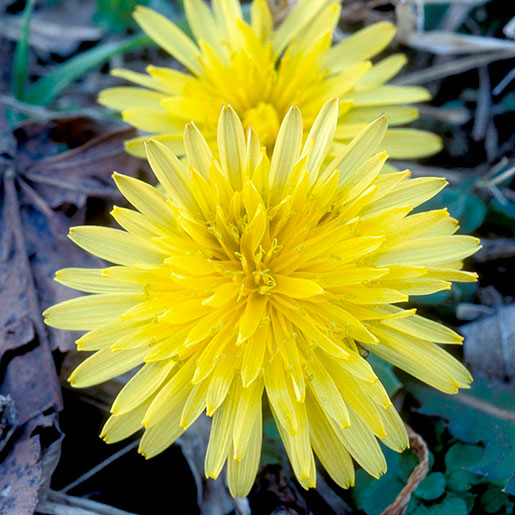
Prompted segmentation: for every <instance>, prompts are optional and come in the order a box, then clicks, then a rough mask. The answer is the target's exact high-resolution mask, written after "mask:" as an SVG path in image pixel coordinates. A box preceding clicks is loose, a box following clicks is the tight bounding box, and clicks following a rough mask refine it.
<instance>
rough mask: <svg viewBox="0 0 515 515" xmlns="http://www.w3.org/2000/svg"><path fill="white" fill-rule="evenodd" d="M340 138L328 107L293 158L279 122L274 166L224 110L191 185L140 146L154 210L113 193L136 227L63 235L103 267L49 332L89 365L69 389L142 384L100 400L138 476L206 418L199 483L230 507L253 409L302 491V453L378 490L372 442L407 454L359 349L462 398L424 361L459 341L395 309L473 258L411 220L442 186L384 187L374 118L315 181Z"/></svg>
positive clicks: (448, 224) (122, 218)
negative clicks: (267, 420)
mask: <svg viewBox="0 0 515 515" xmlns="http://www.w3.org/2000/svg"><path fill="white" fill-rule="evenodd" d="M337 122H338V102H337V100H336V99H333V100H330V101H329V102H327V103H326V104H325V105H324V106H323V108H322V110H321V111H320V114H319V115H318V117H317V118H316V120H315V122H314V124H313V127H312V129H311V130H310V132H309V134H308V136H307V138H306V143H305V144H304V145H303V144H302V140H303V122H302V117H301V113H300V110H299V109H298V108H297V107H292V108H291V109H290V110H289V112H288V113H287V115H286V117H285V119H284V121H283V122H282V124H281V126H280V129H279V132H278V136H277V143H276V145H275V149H274V151H273V154H272V156H271V158H270V159H269V157H268V155H267V152H266V149H265V148H264V147H261V146H260V143H259V139H258V137H257V135H256V133H255V132H254V131H253V130H252V129H251V130H249V131H248V132H247V135H246V136H245V132H244V129H243V125H242V123H241V121H240V119H239V118H238V116H237V114H236V113H235V111H234V110H233V109H232V108H231V107H229V106H227V107H225V108H224V109H223V110H222V113H221V116H220V119H219V123H218V149H217V155H219V156H220V158H219V160H218V159H217V158H215V157H214V152H213V150H214V149H210V148H209V146H208V144H207V143H206V140H205V139H204V138H203V136H202V134H201V133H200V132H199V130H198V129H197V128H196V126H195V125H194V124H192V123H190V124H188V125H187V126H186V129H185V131H184V145H185V148H186V160H187V165H188V166H186V163H185V162H184V161H180V160H179V159H178V158H177V157H176V156H175V155H174V154H173V153H172V152H171V151H170V150H169V149H168V148H167V147H166V146H165V145H163V144H161V143H159V142H158V141H155V140H149V141H148V142H147V145H146V149H147V156H148V160H149V163H150V166H151V167H152V169H153V171H154V173H155V175H156V177H157V179H158V181H159V183H160V184H161V186H162V188H163V190H164V191H165V192H166V194H163V193H161V192H160V191H159V190H158V189H155V188H154V187H152V186H150V185H148V184H146V183H144V182H141V181H139V180H137V179H134V178H131V177H127V176H124V175H119V174H115V175H114V180H115V181H116V184H117V185H118V188H119V189H120V191H121V192H122V194H123V195H124V196H125V197H126V198H127V200H128V201H129V202H130V203H131V204H132V205H133V206H134V208H136V210H130V209H126V208H120V207H115V208H114V210H113V212H112V215H113V217H114V218H115V220H116V221H117V222H118V224H119V225H120V226H121V227H122V228H123V230H118V229H112V228H105V227H94V226H83V227H75V228H73V229H71V231H70V238H71V239H72V240H73V241H74V242H75V243H76V244H77V245H79V246H80V247H82V248H83V249H85V250H87V251H88V252H91V253H93V254H95V255H96V256H98V257H100V258H103V259H106V260H108V261H110V262H112V263H114V266H112V267H109V268H105V269H80V268H67V269H64V270H60V271H59V272H58V273H57V281H59V282H60V283H62V284H64V285H66V286H69V287H71V288H75V289H78V290H82V291H85V292H89V293H92V294H93V295H89V296H83V297H79V298H77V299H73V300H68V301H65V302H62V303H60V304H57V305H55V306H52V307H50V308H49V309H48V310H47V311H46V312H45V313H44V315H45V317H46V322H47V324H49V325H50V326H53V327H57V328H60V329H75V330H86V331H88V332H87V333H86V334H85V335H84V336H82V337H81V338H80V339H79V340H78V341H77V344H78V347H79V349H80V350H84V351H95V353H94V354H93V355H92V356H90V357H89V358H87V359H86V360H85V361H84V362H83V363H82V364H81V365H79V367H78V368H77V369H76V370H75V371H74V372H73V374H72V375H71V377H70V381H71V383H72V385H74V386H76V387H87V386H90V385H94V384H97V383H100V382H102V381H106V380H108V379H110V378H112V377H114V376H117V375H119V374H122V373H124V372H127V371H129V370H131V369H133V368H135V367H137V366H139V365H142V366H141V368H140V369H139V370H138V372H137V373H136V374H135V375H134V376H133V377H132V379H130V380H129V382H128V383H127V384H126V385H125V386H124V387H123V388H122V390H121V391H120V393H119V394H118V396H117V397H116V399H115V401H114V404H113V407H112V416H111V417H110V418H109V420H108V421H107V423H106V425H105V427H104V429H103V432H102V436H103V437H104V439H105V440H106V441H107V442H116V441H119V440H121V439H123V438H126V437H128V436H129V435H131V434H133V433H135V432H137V431H138V430H139V429H140V428H141V427H142V426H144V427H145V432H144V434H143V436H142V438H141V443H140V452H141V453H143V454H144V455H145V456H146V457H152V456H155V455H156V454H158V453H159V452H161V451H163V450H164V449H165V448H166V447H168V446H169V445H171V444H172V443H173V442H174V441H175V439H176V438H177V437H179V436H180V435H181V434H182V433H183V432H184V431H185V430H186V429H187V428H188V427H189V426H190V425H191V424H192V423H193V422H194V421H195V420H196V419H197V418H198V417H199V416H200V415H201V414H202V413H203V412H204V411H205V412H206V413H207V415H208V416H210V417H212V426H211V434H210V440H209V445H208V447H207V452H206V459H205V472H206V475H207V476H208V477H213V478H216V477H217V476H218V475H219V474H220V471H221V470H222V467H223V466H224V463H225V462H226V461H227V464H228V467H227V475H228V483H229V487H230V490H231V492H232V494H233V495H235V496H245V495H247V493H248V492H249V490H250V488H251V487H252V484H253V482H254V479H255V475H256V471H257V469H258V463H259V459H260V451H261V441H262V400H263V397H264V395H263V394H264V393H266V398H267V399H268V403H269V405H270V408H271V412H272V414H273V417H274V419H275V422H276V424H277V427H278V429H279V433H280V435H281V438H282V441H283V443H284V446H285V448H286V451H287V453H288V456H289V459H290V461H291V464H292V467H293V470H294V472H295V475H296V477H297V478H298V480H299V482H300V483H301V484H302V486H303V487H305V488H309V487H313V486H315V479H316V477H315V476H316V474H315V461H314V454H316V455H317V456H318V458H319V459H320V461H321V463H322V464H323V466H324V467H325V468H326V469H327V471H328V473H329V474H330V475H331V477H332V478H333V479H334V480H335V481H336V483H338V484H339V485H341V486H343V487H347V486H349V485H352V484H353V481H354V469H353V465H352V459H351V457H352V458H354V460H356V461H357V462H358V463H359V464H360V465H361V466H362V467H363V468H364V469H365V470H366V471H368V472H369V473H370V474H371V475H373V476H375V477H378V476H379V475H381V474H382V473H384V472H385V470H386V463H385V460H384V457H383V454H382V451H381V449H380V447H379V444H378V440H381V441H382V442H383V443H384V444H386V445H387V446H389V447H391V448H393V449H395V450H397V451H401V450H402V449H404V448H405V447H406V446H407V445H408V440H407V436H406V432H405V429H404V426H403V424H402V422H401V420H400V418H399V415H398V414H397V412H396V411H395V408H394V406H393V405H392V403H391V401H390V399H389V398H388V395H387V393H386V391H385V389H384V388H383V386H382V385H381V383H380V381H379V380H378V378H377V376H376V375H375V373H374V371H373V369H372V368H371V366H370V365H369V364H368V362H367V361H366V359H364V357H363V352H364V351H365V350H367V351H370V352H373V353H375V354H377V355H378V356H380V357H381V358H384V359H385V360H387V361H389V362H390V363H393V364H394V365H396V366H398V367H400V368H402V369H403V370H405V371H407V372H408V373H410V374H412V375H414V376H415V377H418V378H419V379H421V380H422V381H425V382H426V383H428V384H430V385H432V386H434V387H436V388H438V389H440V390H442V391H444V392H448V393H455V392H457V390H458V388H460V387H463V388H466V387H467V386H468V384H469V383H470V381H471V377H470V375H469V373H468V372H467V370H466V369H465V368H464V367H463V365H461V364H460V363H459V362H458V361H457V360H456V359H454V358H453V357H452V356H451V355H450V354H448V353H446V352H445V351H444V350H443V349H442V348H441V347H440V346H439V345H437V343H448V344H457V343H460V342H461V340H462V338H461V337H460V336H459V335H458V334H456V333H454V332H453V331H452V330H450V329H447V328H445V327H443V326H441V325H439V324H437V323H435V322H433V321H431V320H428V319H425V318H422V317H420V316H418V315H416V314H414V311H415V310H413V309H403V308H401V307H398V306H396V304H397V303H401V302H405V301H407V300H408V297H409V295H424V294H430V293H433V292H436V291H440V290H447V289H449V288H450V285H451V281H465V282H469V281H475V279H476V276H475V274H472V273H470V272H464V271H462V270H460V268H461V265H462V263H461V260H462V259H463V258H465V257H467V256H469V255H471V254H472V253H474V252H475V251H476V250H477V249H478V240H477V239H476V238H472V237H470V236H461V235H454V232H455V231H456V229H457V223H456V221H455V220H453V219H452V218H450V217H449V215H448V213H447V211H446V210H435V211H427V212H423V211H420V212H417V213H416V214H412V213H411V211H412V210H413V209H414V208H416V207H418V206H419V205H420V204H422V203H423V202H424V201H426V200H428V199H429V198H431V197H433V196H434V195H436V193H438V192H439V191H440V190H441V189H442V188H443V187H444V185H445V181H444V180H443V179H438V178H416V179H409V172H408V171H403V172H397V173H381V172H382V168H383V164H384V162H385V160H386V158H387V155H386V154H385V153H384V152H379V153H377V149H378V148H380V146H381V141H382V139H383V137H384V134H385V133H386V130H387V122H386V119H385V118H384V117H381V118H379V119H377V120H376V121H374V122H373V123H372V124H370V125H369V126H367V127H366V128H365V129H364V130H363V131H361V132H360V133H359V134H358V135H357V136H356V138H355V139H353V140H352V142H351V143H350V144H349V145H347V147H346V148H345V150H343V151H342V152H340V153H339V154H338V155H337V156H336V157H335V158H334V160H332V161H331V162H329V164H325V163H327V159H326V158H327V152H328V149H329V148H330V147H331V143H332V139H333V137H334V134H335V131H336V130H337Z"/></svg>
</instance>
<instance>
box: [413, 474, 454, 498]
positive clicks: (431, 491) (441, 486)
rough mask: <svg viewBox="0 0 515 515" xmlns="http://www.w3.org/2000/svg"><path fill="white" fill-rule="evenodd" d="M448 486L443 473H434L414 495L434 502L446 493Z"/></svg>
mask: <svg viewBox="0 0 515 515" xmlns="http://www.w3.org/2000/svg"><path fill="white" fill-rule="evenodd" d="M446 484H447V482H446V480H445V476H444V475H443V474H442V473H441V472H432V473H431V474H428V475H427V477H426V478H425V479H424V480H423V481H422V482H421V483H420V485H418V487H417V489H416V490H415V492H414V494H415V495H416V496H417V497H419V498H420V499H424V500H425V501H432V500H433V499H438V497H440V496H441V495H442V494H443V493H444V492H445V485H446Z"/></svg>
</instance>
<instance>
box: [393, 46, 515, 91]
mask: <svg viewBox="0 0 515 515" xmlns="http://www.w3.org/2000/svg"><path fill="white" fill-rule="evenodd" d="M512 57H515V51H513V50H502V51H500V52H492V53H488V54H483V55H472V56H469V57H464V58H462V59H454V60H452V61H448V62H446V63H443V64H439V65H436V66H431V67H430V68H426V69H424V70H418V71H416V72H413V73H407V74H406V75H404V76H402V77H399V78H398V79H397V80H395V81H393V83H394V84H396V85H398V86H410V85H414V84H424V83H425V82H430V81H433V80H437V79H443V78H445V77H450V76H451V75H458V74H460V73H463V72H466V71H469V70H473V69H474V68H478V67H479V66H484V65H486V64H489V63H492V62H494V61H501V60H502V59H511V58H512Z"/></svg>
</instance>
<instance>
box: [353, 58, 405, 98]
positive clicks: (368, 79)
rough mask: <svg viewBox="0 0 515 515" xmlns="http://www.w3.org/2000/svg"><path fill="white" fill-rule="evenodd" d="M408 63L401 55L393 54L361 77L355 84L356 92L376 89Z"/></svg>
mask: <svg viewBox="0 0 515 515" xmlns="http://www.w3.org/2000/svg"><path fill="white" fill-rule="evenodd" d="M407 62H408V59H407V58H406V56H405V55H403V54H395V55H391V56H389V57H387V58H386V59H383V60H382V61H379V62H378V63H377V64H375V65H374V66H373V67H372V69H371V70H370V71H369V72H368V73H367V74H366V75H365V76H364V77H362V78H361V79H360V80H359V82H358V83H357V84H356V87H355V89H356V91H366V90H368V89H372V88H376V87H378V86H380V85H381V84H384V83H385V82H388V81H389V80H390V79H392V78H393V77H395V75H397V73H399V71H400V69H401V68H402V67H403V66H404V65H405V64H406V63H407Z"/></svg>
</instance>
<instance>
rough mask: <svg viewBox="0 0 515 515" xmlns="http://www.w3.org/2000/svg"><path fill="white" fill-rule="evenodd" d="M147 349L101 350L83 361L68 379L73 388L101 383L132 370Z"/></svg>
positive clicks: (141, 360) (141, 359)
mask: <svg viewBox="0 0 515 515" xmlns="http://www.w3.org/2000/svg"><path fill="white" fill-rule="evenodd" d="M147 352H148V349H146V348H145V349H132V350H127V351H124V352H113V351H112V350H111V349H101V350H99V351H97V352H95V354H93V356H90V357H89V358H88V359H86V360H85V361H83V362H82V363H81V364H80V365H79V366H78V367H77V368H76V369H75V370H74V371H73V373H72V375H71V376H70V377H69V378H68V381H70V383H71V385H72V386H74V387H75V388H86V387H88V386H93V385H95V384H99V383H103V382H104V381H108V380H109V379H112V378H113V377H116V376H119V375H121V374H124V373H125V372H128V371H129V370H131V369H133V368H134V367H136V366H137V365H139V364H140V363H142V362H143V360H144V359H145V355H146V353H147Z"/></svg>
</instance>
